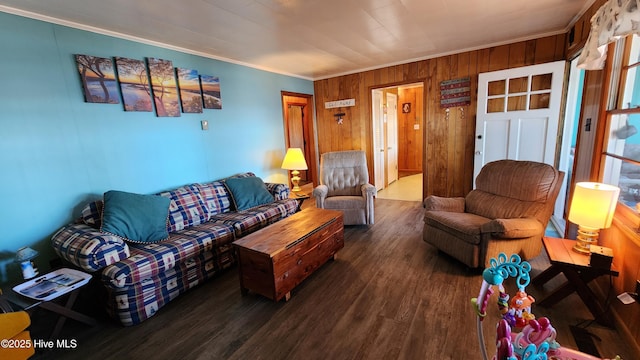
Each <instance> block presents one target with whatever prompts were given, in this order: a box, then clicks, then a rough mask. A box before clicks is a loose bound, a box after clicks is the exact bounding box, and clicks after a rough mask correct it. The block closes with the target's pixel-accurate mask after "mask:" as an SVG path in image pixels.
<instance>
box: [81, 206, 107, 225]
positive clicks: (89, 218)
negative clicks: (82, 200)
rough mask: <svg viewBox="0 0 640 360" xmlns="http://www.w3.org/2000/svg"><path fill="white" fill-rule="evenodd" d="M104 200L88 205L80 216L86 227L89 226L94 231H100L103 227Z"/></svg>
mask: <svg viewBox="0 0 640 360" xmlns="http://www.w3.org/2000/svg"><path fill="white" fill-rule="evenodd" d="M103 205H104V202H103V201H102V200H96V201H92V202H90V203H88V204H87V205H86V206H85V207H84V208H83V209H82V213H81V214H80V219H81V220H82V222H83V223H84V224H85V225H89V226H91V227H92V228H94V229H100V226H101V225H102V206H103Z"/></svg>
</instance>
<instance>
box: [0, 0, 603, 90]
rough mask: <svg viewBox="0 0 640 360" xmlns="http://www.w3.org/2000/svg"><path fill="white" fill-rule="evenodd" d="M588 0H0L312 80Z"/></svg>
mask: <svg viewBox="0 0 640 360" xmlns="http://www.w3.org/2000/svg"><path fill="white" fill-rule="evenodd" d="M594 1H595V0H0V11H4V12H9V13H14V14H18V15H24V16H28V17H33V18H36V19H41V20H45V21H50V22H54V23H59V24H63V25H68V26H72V27H77V28H81V29H86V30H91V31H96V32H100V33H106V34H109V35H115V36H119V37H123V38H128V39H134V40H137V41H143V42H150V43H153V44H154V45H160V46H165V47H169V48H172V49H178V50H181V51H186V52H190V53H195V54H199V55H204V56H207V57H212V58H216V59H222V60H226V61H232V62H237V63H241V64H244V65H249V66H253V67H257V68H260V69H265V70H269V71H274V72H278V73H283V74H289V75H294V76H298V77H302V78H306V79H316V80H317V79H322V78H327V77H332V76H335V75H341V74H346V73H353V72H358V71H362V70H366V69H373V68H378V67H382V66H387V65H392V64H401V63H407V62H410V61H415V60H420V59H427V58H432V57H436V56H441V55H444V54H451V53H458V52H461V51H466V50H472V49H479V48H485V47H487V46H491V45H498V44H505V43H510V42H513V41H520V40H525V39H532V38H537V37H540V36H546V35H552V34H557V33H561V32H566V31H567V30H568V29H569V26H570V25H572V24H573V22H574V21H575V19H576V18H577V16H578V15H581V14H582V13H583V12H584V11H585V10H586V9H588V7H589V6H591V4H593V2H594ZM3 5H4V6H3ZM114 55H116V54H114Z"/></svg>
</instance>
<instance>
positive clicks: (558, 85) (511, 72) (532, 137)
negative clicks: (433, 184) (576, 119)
mask: <svg viewBox="0 0 640 360" xmlns="http://www.w3.org/2000/svg"><path fill="white" fill-rule="evenodd" d="M565 65H566V62H565V61H556V62H553V63H546V64H540V65H533V66H525V67H520V68H515V69H508V70H501V71H493V72H489V73H482V74H479V75H478V109H477V117H476V141H475V159H474V176H473V179H474V184H475V178H476V176H477V175H478V173H479V172H480V169H482V166H484V164H486V163H488V162H491V161H495V160H502V159H511V160H530V161H538V162H543V163H547V164H550V165H554V160H555V151H556V142H557V136H558V121H559V120H558V118H559V115H560V103H561V100H562V85H563V81H564V71H565Z"/></svg>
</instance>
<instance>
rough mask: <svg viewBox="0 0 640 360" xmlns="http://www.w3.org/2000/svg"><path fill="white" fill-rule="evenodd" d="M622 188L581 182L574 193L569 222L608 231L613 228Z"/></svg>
mask: <svg viewBox="0 0 640 360" xmlns="http://www.w3.org/2000/svg"><path fill="white" fill-rule="evenodd" d="M618 195H620V188H618V187H617V186H613V185H608V184H601V183H594V182H579V183H577V184H576V187H575V189H574V191H573V200H572V201H571V209H570V210H569V221H571V222H572V223H574V224H578V225H580V226H582V227H587V228H592V229H606V228H608V227H609V226H611V221H612V220H613V214H614V212H615V210H616V204H617V203H618Z"/></svg>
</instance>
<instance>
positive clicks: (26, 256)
mask: <svg viewBox="0 0 640 360" xmlns="http://www.w3.org/2000/svg"><path fill="white" fill-rule="evenodd" d="M36 256H38V252H37V251H35V250H33V249H32V248H30V247H22V248H20V249H18V252H17V253H16V262H23V261H28V260H31V259H33V258H35V257H36Z"/></svg>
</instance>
